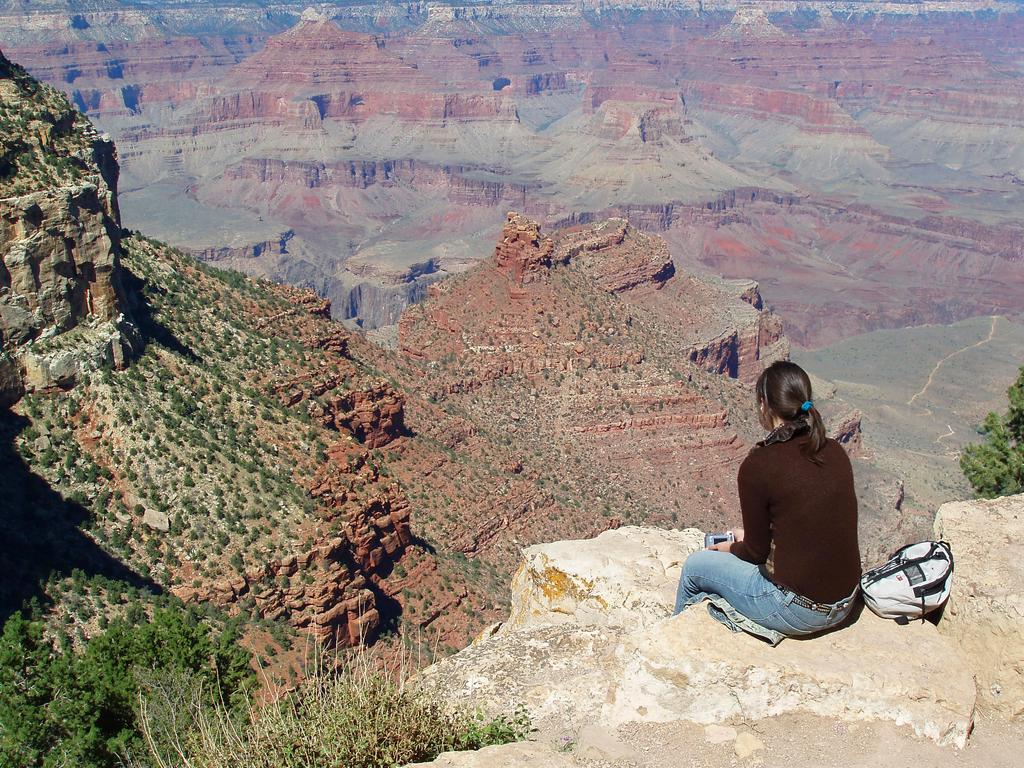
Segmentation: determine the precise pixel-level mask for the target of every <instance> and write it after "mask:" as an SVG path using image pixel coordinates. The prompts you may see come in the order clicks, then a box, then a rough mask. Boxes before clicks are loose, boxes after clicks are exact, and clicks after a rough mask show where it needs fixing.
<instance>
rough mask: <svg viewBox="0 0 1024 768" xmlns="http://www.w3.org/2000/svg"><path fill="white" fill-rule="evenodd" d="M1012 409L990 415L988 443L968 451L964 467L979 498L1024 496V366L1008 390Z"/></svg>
mask: <svg viewBox="0 0 1024 768" xmlns="http://www.w3.org/2000/svg"><path fill="white" fill-rule="evenodd" d="M1007 397H1008V399H1009V401H1010V407H1009V409H1008V410H1007V411H1006V413H1005V414H1004V415H1002V416H1000V415H999V414H997V413H994V412H993V413H989V415H988V416H986V417H985V423H984V424H983V425H982V427H981V433H982V434H983V435H984V436H985V442H984V443H979V444H977V445H969V446H967V447H966V448H964V452H963V454H962V455H961V457H960V468H961V469H962V470H963V472H964V476H965V477H966V478H967V480H968V481H969V482H970V484H971V485H972V486H973V487H974V490H975V491H976V492H977V493H978V495H979V496H984V497H985V498H987V499H991V498H995V497H996V496H1008V495H1010V494H1015V493H1024V367H1022V368H1021V369H1020V375H1019V376H1018V377H1017V381H1016V382H1014V383H1013V384H1012V385H1011V386H1010V389H1009V390H1008V391H1007Z"/></svg>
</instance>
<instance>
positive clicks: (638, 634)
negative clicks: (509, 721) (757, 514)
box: [421, 528, 975, 747]
mask: <svg viewBox="0 0 1024 768" xmlns="http://www.w3.org/2000/svg"><path fill="white" fill-rule="evenodd" d="M702 540H703V535H702V534H701V533H700V532H699V531H695V530H688V531H681V532H680V531H657V530H654V529H641V528H621V529H618V530H617V531H608V532H605V533H603V534H601V535H600V536H599V537H597V538H596V539H593V540H591V541H589V542H558V543H555V544H550V545H539V546H535V547H530V548H529V549H528V550H527V551H526V563H524V564H523V566H522V567H521V568H520V570H519V572H518V573H517V575H516V579H515V581H514V584H513V605H514V606H515V608H514V611H513V617H514V621H510V622H509V623H508V624H506V625H505V626H503V627H501V628H500V629H499V630H498V631H496V632H494V633H492V634H490V635H488V636H486V637H483V638H481V639H480V640H478V641H477V642H476V643H474V644H473V645H471V646H469V647H468V648H465V649H464V650H462V651H461V652H460V653H458V654H456V655H455V656H453V657H451V658H449V659H446V660H444V661H441V662H439V663H437V664H435V665H434V666H432V667H430V668H428V669H427V670H425V671H424V673H423V674H422V676H421V680H422V684H424V685H426V686H428V687H431V688H432V689H434V690H437V691H438V692H439V693H440V694H441V695H444V696H446V697H449V698H452V699H455V700H459V701H464V702H467V703H469V704H470V705H472V706H479V707H482V708H483V709H485V710H489V711H504V710H506V709H507V708H508V702H517V703H521V704H522V705H523V706H525V707H526V708H527V710H528V711H529V712H530V714H531V716H532V717H533V718H534V720H535V721H537V722H565V721H567V722H576V723H581V722H585V723H595V724H598V725H600V726H602V727H605V728H608V729H612V728H615V727H617V726H619V725H623V724H625V723H631V722H647V723H651V722H661V723H667V722H692V723H698V724H713V723H725V722H735V721H737V720H743V721H747V722H750V721H753V720H757V719H760V718H766V717H772V716H775V715H781V714H785V713H807V714H814V715H824V716H828V717H834V718H838V719H841V720H848V721H857V720H887V721H891V722H894V723H896V724H899V725H906V726H908V727H909V728H911V729H912V730H913V731H914V733H916V734H917V735H919V736H923V737H927V738H930V739H932V740H934V741H935V742H936V743H938V744H942V745H953V746H957V747H963V746H964V745H965V744H966V741H967V736H968V734H969V732H970V729H971V726H972V722H973V713H974V704H975V688H974V680H973V676H972V673H971V670H970V669H969V667H968V664H967V662H966V660H965V658H964V656H963V655H962V653H961V652H960V651H959V649H958V648H957V647H956V646H955V645H954V643H952V642H951V641H950V639H949V638H947V637H945V636H944V635H942V634H940V633H939V632H938V630H937V629H936V628H935V626H933V625H932V624H929V623H920V622H918V623H914V624H911V625H908V626H904V627H901V626H899V625H897V624H896V623H894V622H892V621H886V620H883V619H879V618H877V617H876V616H874V615H873V614H871V613H869V612H866V611H865V612H863V613H862V614H861V615H860V616H859V618H858V619H857V620H856V621H855V622H852V623H851V624H850V625H848V626H847V627H845V628H843V629H840V630H837V631H834V632H831V633H827V634H824V635H820V636H818V637H815V638H811V639H802V640H797V639H787V640H785V641H783V643H782V644H781V645H779V646H778V647H776V648H772V647H770V646H769V645H767V644H765V643H763V642H762V641H761V640H759V639H757V638H755V637H753V636H750V635H747V634H743V633H732V632H730V631H729V630H728V629H726V628H725V627H724V626H722V625H721V624H719V623H718V622H716V621H714V620H713V619H712V618H711V617H710V616H709V615H708V613H707V611H706V610H705V609H704V608H703V607H702V606H695V607H693V608H691V609H688V610H686V611H684V612H683V613H682V614H680V615H679V616H670V615H669V614H670V613H671V605H672V599H673V597H672V596H673V595H674V590H675V584H676V581H677V579H678V576H679V568H680V566H681V561H682V558H683V557H684V556H685V552H686V551H692V549H694V548H696V546H699V544H700V542H701V541H702ZM659 573H660V575H658V574H659Z"/></svg>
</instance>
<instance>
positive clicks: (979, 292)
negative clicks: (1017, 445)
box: [0, 0, 1024, 345]
mask: <svg viewBox="0 0 1024 768" xmlns="http://www.w3.org/2000/svg"><path fill="white" fill-rule="evenodd" d="M1020 11H1021V5H1020V3H1017V2H1008V1H1005V0H955V1H952V2H937V1H929V2H898V3H897V2H871V1H868V0H863V1H860V2H858V1H855V0H849V1H847V2H838V1H837V2H757V3H746V2H735V1H732V2H730V1H729V0H721V1H712V0H707V1H705V2H696V0H694V1H692V2H691V1H690V0H609V1H608V2H591V0H582V1H581V2H573V3H559V2H547V3H526V2H493V3H488V4H459V3H454V4H453V3H434V2H410V3H360V2H359V1H358V0H352V1H351V2H344V3H319V4H316V8H315V10H309V11H307V12H303V4H302V3H290V2H261V3H255V2H253V3H243V2H231V0H216V1H214V2H204V3H186V2H174V1H172V2H160V3H133V2H113V1H112V0H101V1H100V2H91V3H87V4H82V3H75V2H37V3H32V4H31V6H28V5H26V4H24V3H20V2H5V3H0V44H2V45H3V46H4V49H5V50H6V51H7V52H8V54H9V55H10V56H11V57H12V58H13V59H14V60H17V61H20V62H21V63H23V64H24V65H26V66H27V68H28V69H29V70H30V71H31V72H32V73H34V74H35V75H37V76H38V77H40V78H42V79H43V80H45V81H47V82H49V83H52V84H53V85H55V86H57V87H58V88H60V89H62V90H64V91H65V92H66V93H67V94H68V95H69V97H70V98H71V99H72V100H73V102H74V103H75V104H76V105H77V106H78V107H79V108H80V109H81V110H83V111H84V112H85V113H86V114H88V115H89V116H90V117H91V118H93V119H94V120H95V121H96V122H97V123H98V125H99V126H100V127H101V129H103V130H105V131H108V132H109V133H110V134H111V135H112V136H113V137H114V139H115V140H116V141H117V142H118V146H119V147H120V150H121V158H122V162H123V171H124V173H123V177H122V190H123V194H122V206H123V207H124V208H125V210H126V211H127V212H129V213H130V215H131V220H132V222H133V226H139V227H141V228H143V229H144V230H145V231H147V232H149V233H151V234H153V235H156V236H159V237H161V238H163V239H166V240H168V241H170V242H171V243H173V244H175V245H177V246H180V247H183V248H185V249H187V250H189V251H191V252H192V253H193V254H196V255H198V256H199V257H200V258H202V259H204V260H208V261H213V262H217V263H219V264H221V265H226V266H231V267H234V268H238V269H241V270H244V271H246V272H249V273H251V274H256V275H263V276H269V277H272V278H275V279H280V280H284V281H286V282H290V283H293V284H299V285H303V286H307V287H312V288H314V289H316V290H317V291H318V292H319V293H320V294H321V295H325V296H327V297H329V298H330V299H331V300H332V307H333V312H334V314H335V316H336V317H340V318H358V319H359V320H361V321H362V322H363V324H364V326H366V327H368V328H372V327H377V326H387V327H389V328H390V329H391V330H390V333H389V334H388V335H387V336H386V337H385V338H387V339H388V340H390V342H391V343H396V339H395V334H394V326H395V323H396V322H397V319H398V316H399V313H400V311H401V310H402V308H403V307H404V306H406V304H407V303H408V302H409V301H411V300H416V299H419V298H422V297H423V296H424V295H425V292H426V287H427V285H428V284H429V283H431V282H433V281H436V280H437V279H438V278H439V277H441V276H444V275H446V274H451V273H455V272H459V271H461V270H463V269H465V268H466V267H467V266H468V265H469V264H470V263H472V262H474V261H475V260H477V259H478V258H480V257H481V255H482V254H485V253H486V252H487V251H488V249H489V244H490V243H492V242H493V240H494V237H495V235H496V234H497V232H498V231H499V230H500V228H501V226H502V220H503V218H504V215H505V212H506V211H507V210H517V211H520V212H522V213H524V214H526V215H528V216H530V217H532V218H533V219H535V220H537V221H538V222H540V223H541V224H542V225H544V226H545V227H555V228H557V227H561V226H565V225H571V224H577V223H583V224H585V223H589V222H592V221H598V220H600V219H603V218H607V217H609V216H618V217H621V218H624V219H625V220H627V221H628V222H629V223H630V224H631V225H632V226H635V227H637V228H638V229H639V230H642V231H645V232H657V233H659V234H660V235H661V236H662V237H664V238H665V239H666V240H667V241H668V242H669V244H670V245H671V247H672V249H673V254H674V255H675V258H676V259H677V261H679V262H680V264H682V265H684V266H686V267H688V268H690V269H691V270H697V269H700V270H708V271H710V272H713V273H716V274H724V275H726V276H727V277H737V278H738V277H745V278H754V279H757V280H758V281H759V282H760V284H761V290H762V293H763V294H764V296H765V300H766V301H767V302H768V304H769V305H771V306H772V307H774V308H775V309H776V310H777V311H778V312H779V313H780V315H781V316H782V318H783V320H784V321H785V323H786V328H787V333H788V334H789V335H790V337H791V338H792V339H793V340H794V341H795V342H796V343H798V344H801V345H817V344H823V343H827V342H830V341H833V340H835V339H837V338H840V337H845V336H849V335H852V334H855V333H858V332H861V331H865V330H869V329H872V328H877V327H900V326H905V325H911V324H918V323H923V322H949V321H953V320H957V319H961V318H965V317H970V316H974V315H978V314H1007V315H1010V316H1018V315H1019V312H1020V302H1019V297H1020V291H1021V286H1022V285H1024V259H1022V251H1021V248H1022V245H1021V243H1024V228H1022V226H1021V222H1020V219H1019V211H1020V210H1021V206H1022V203H1024V183H1022V177H1024V170H1022V168H1024V154H1022V153H1024V150H1022V147H1024V142H1022V141H1021V136H1022V131H1024V88H1022V64H1021V61H1022V47H1024V14H1022V13H1021V12H1020Z"/></svg>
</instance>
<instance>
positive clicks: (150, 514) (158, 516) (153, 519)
mask: <svg viewBox="0 0 1024 768" xmlns="http://www.w3.org/2000/svg"><path fill="white" fill-rule="evenodd" d="M142 522H143V523H145V524H146V525H147V526H149V527H150V528H152V529H153V530H154V531H161V532H162V533H167V531H169V530H171V519H170V518H169V517H168V516H167V514H166V513H164V512H161V511H160V510H159V509H147V510H146V511H145V513H144V514H143V515H142Z"/></svg>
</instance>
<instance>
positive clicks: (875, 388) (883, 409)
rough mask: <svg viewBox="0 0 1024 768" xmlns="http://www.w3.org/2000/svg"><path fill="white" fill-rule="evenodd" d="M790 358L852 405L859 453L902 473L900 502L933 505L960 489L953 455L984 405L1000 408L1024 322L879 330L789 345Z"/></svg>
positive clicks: (1022, 351)
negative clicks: (821, 343)
mask: <svg viewBox="0 0 1024 768" xmlns="http://www.w3.org/2000/svg"><path fill="white" fill-rule="evenodd" d="M793 359H794V360H795V361H796V362H798V363H800V364H801V365H803V366H805V367H806V368H807V370H808V371H810V372H811V373H812V374H814V375H815V376H817V377H820V378H821V379H823V380H826V381H828V382H829V383H830V385H832V386H834V387H835V396H836V397H837V398H838V399H839V400H841V401H843V402H845V403H847V404H849V405H850V406H851V407H854V408H856V409H858V410H860V411H861V413H862V414H863V422H862V423H863V426H864V447H865V451H866V452H867V453H868V454H870V455H871V457H872V459H873V462H874V463H875V464H877V465H879V466H883V467H885V468H887V469H888V470H890V471H892V472H894V473H895V474H896V475H898V476H899V477H902V478H903V479H904V482H905V484H906V492H907V500H908V502H909V503H911V504H913V505H915V506H919V507H924V508H929V509H935V508H937V507H938V505H939V504H941V503H942V502H944V501H949V500H950V499H956V498H968V497H969V496H970V493H971V491H970V487H969V486H968V485H967V482H966V480H965V479H964V478H963V475H962V474H961V473H960V469H959V464H958V462H959V452H960V450H961V449H962V448H963V446H964V445H966V444H968V443H972V442H976V441H977V440H978V437H979V436H978V426H979V425H980V424H981V423H982V421H984V419H985V416H986V414H987V413H988V412H989V411H996V412H998V413H1002V412H1003V411H1004V410H1005V408H1006V391H1007V389H1008V388H1009V386H1010V385H1011V384H1012V383H1013V382H1014V381H1015V380H1016V378H1017V376H1018V373H1019V370H1020V364H1021V361H1022V360H1024V326H1022V325H1020V324H1019V323H1015V322H1013V321H1011V320H1008V319H1007V318H1005V317H1002V316H994V317H978V318H973V319H970V320H964V321H961V322H959V323H955V324H953V325H924V326H919V327H915V328H904V329H899V330H879V331H873V332H871V333H866V334H861V335H858V336H854V337H851V338H848V339H844V340H843V341H840V342H837V343H835V344H832V345H829V346H827V347H821V348H818V349H799V348H798V349H795V350H794V352H793ZM826 389H829V387H826Z"/></svg>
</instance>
